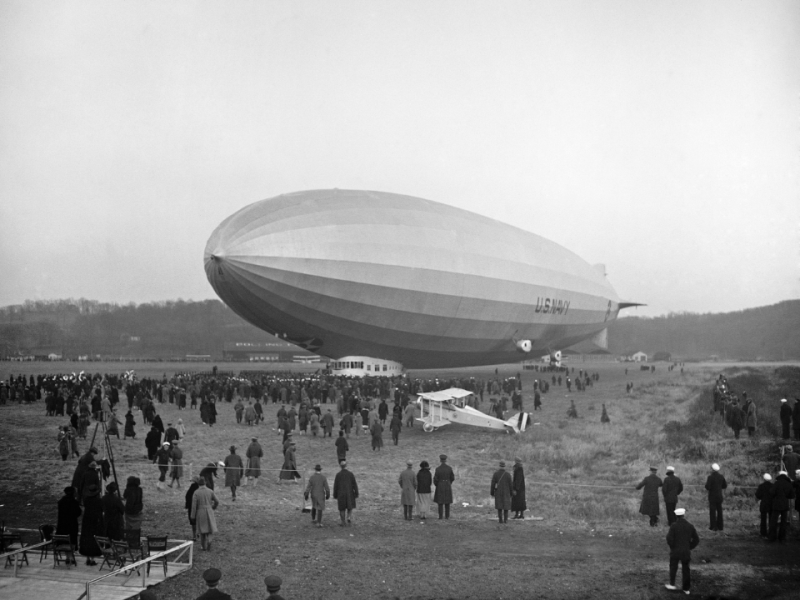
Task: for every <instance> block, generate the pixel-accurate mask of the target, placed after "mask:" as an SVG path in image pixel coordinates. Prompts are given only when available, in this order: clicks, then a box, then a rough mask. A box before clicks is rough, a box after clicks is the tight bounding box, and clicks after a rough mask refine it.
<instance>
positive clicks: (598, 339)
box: [591, 329, 608, 350]
mask: <svg viewBox="0 0 800 600" xmlns="http://www.w3.org/2000/svg"><path fill="white" fill-rule="evenodd" d="M591 342H592V343H593V344H594V345H595V346H599V347H600V348H602V349H603V350H608V329H603V330H602V331H598V332H597V333H595V334H594V337H593V338H592V339H591Z"/></svg>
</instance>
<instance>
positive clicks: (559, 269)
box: [205, 189, 632, 368]
mask: <svg viewBox="0 0 800 600" xmlns="http://www.w3.org/2000/svg"><path fill="white" fill-rule="evenodd" d="M205 270H206V275H207V276H208V280H209V282H210V283H211V285H212V286H213V288H214V290H215V291H216V293H217V295H219V297H220V298H221V299H222V301H223V302H225V304H227V305H228V306H229V307H230V308H231V309H232V310H233V311H234V312H236V313H237V314H238V315H240V316H241V317H242V318H244V319H245V320H247V321H249V322H250V323H252V324H253V325H255V326H256V327H259V328H260V329H263V330H265V331H268V332H270V333H273V334H275V335H278V336H279V337H281V338H282V339H286V340H288V341H290V342H293V343H295V344H297V345H298V346H301V347H303V348H306V349H308V350H311V351H313V352H318V353H319V354H321V355H323V356H327V357H329V358H332V359H337V358H340V357H344V356H352V355H357V356H361V357H374V358H376V359H384V360H388V361H394V362H396V363H401V364H402V365H404V366H405V367H410V368H445V367H459V366H474V365H492V364H501V363H509V362H515V361H519V360H520V359H521V356H520V354H522V355H525V354H527V355H529V356H535V357H538V356H539V355H541V354H548V353H552V352H554V351H555V350H558V349H561V348H565V347H568V346H570V345H572V344H575V343H577V342H579V341H582V340H585V339H588V338H594V339H595V341H597V342H598V343H600V344H602V342H603V339H604V334H605V332H606V327H607V326H608V324H609V322H610V321H612V320H614V319H615V318H616V317H617V314H618V312H619V310H620V309H621V308H624V307H625V306H628V305H632V303H625V302H621V301H620V299H619V297H618V296H617V294H616V292H615V291H614V289H613V288H612V287H611V285H610V284H609V283H608V281H607V280H606V277H605V273H604V270H603V268H602V267H594V266H592V265H589V264H588V263H586V262H585V261H584V260H582V259H581V258H579V257H578V256H576V255H575V254H573V253H572V252H570V251H569V250H567V249H565V248H563V247H561V246H559V245H558V244H555V243H554V242H551V241H549V240H546V239H544V238H542V237H540V236H538V235H536V234H533V233H530V232H527V231H523V230H522V229H519V228H517V227H514V226H512V225H507V224H504V223H500V222H498V221H495V220H493V219H490V218H487V217H483V216H480V215H477V214H475V213H471V212H467V211H465V210H461V209H458V208H453V207H451V206H447V205H445V204H440V203H437V202H432V201H430V200H424V199H422V198H415V197H412V196H404V195H400V194H391V193H386V192H373V191H361V190H339V189H333V190H313V191H303V192H296V193H292V194H285V195H282V196H277V197H275V198H269V199H267V200H262V201H260V202H256V203H254V204H250V205H249V206H246V207H244V208H242V209H241V210H239V211H238V212H236V213H234V214H233V215H231V216H230V217H228V218H227V219H225V220H224V221H223V222H222V223H221V224H220V225H219V226H218V227H217V228H216V230H215V231H214V232H213V234H212V235H211V238H210V239H209V240H208V244H207V245H206V249H205Z"/></svg>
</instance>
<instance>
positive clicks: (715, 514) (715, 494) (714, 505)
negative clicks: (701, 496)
mask: <svg viewBox="0 0 800 600" xmlns="http://www.w3.org/2000/svg"><path fill="white" fill-rule="evenodd" d="M727 487H728V482H727V481H725V477H723V476H722V474H721V473H720V472H719V465H718V464H717V463H714V464H713V465H711V475H709V476H708V479H706V490H708V516H709V521H710V524H709V527H708V528H709V529H710V530H711V531H722V525H723V522H722V490H724V489H725V488H727Z"/></svg>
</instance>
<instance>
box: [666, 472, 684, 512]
mask: <svg viewBox="0 0 800 600" xmlns="http://www.w3.org/2000/svg"><path fill="white" fill-rule="evenodd" d="M681 492H683V482H682V481H681V480H680V478H679V477H677V476H676V475H675V467H667V476H666V477H664V487H662V488H661V493H662V494H663V495H664V504H665V505H666V507H667V525H672V524H673V523H674V522H675V507H676V506H677V505H678V496H680V494H681Z"/></svg>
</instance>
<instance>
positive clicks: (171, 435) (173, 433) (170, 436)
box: [164, 423, 181, 445]
mask: <svg viewBox="0 0 800 600" xmlns="http://www.w3.org/2000/svg"><path fill="white" fill-rule="evenodd" d="M180 437H181V436H180V434H178V430H177V429H175V428H174V427H173V426H172V423H167V430H166V431H165V432H164V441H165V442H169V443H170V445H171V444H172V442H174V441H175V440H178V439H180Z"/></svg>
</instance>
